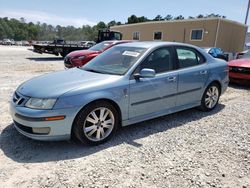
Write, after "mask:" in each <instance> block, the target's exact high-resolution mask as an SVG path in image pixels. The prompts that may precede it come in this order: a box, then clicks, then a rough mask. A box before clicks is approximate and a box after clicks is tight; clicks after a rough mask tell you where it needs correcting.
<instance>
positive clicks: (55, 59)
mask: <svg viewBox="0 0 250 188" xmlns="http://www.w3.org/2000/svg"><path fill="white" fill-rule="evenodd" d="M26 59H29V60H32V61H39V62H40V61H61V60H63V59H64V58H63V57H27V58H26Z"/></svg>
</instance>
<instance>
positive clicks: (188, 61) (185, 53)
mask: <svg viewBox="0 0 250 188" xmlns="http://www.w3.org/2000/svg"><path fill="white" fill-rule="evenodd" d="M176 52H177V57H178V61H179V68H186V67H191V66H195V65H199V64H202V63H204V62H205V59H204V57H203V56H202V55H201V54H199V53H198V52H197V51H196V50H194V49H191V48H176Z"/></svg>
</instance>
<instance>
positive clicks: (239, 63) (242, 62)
mask: <svg viewBox="0 0 250 188" xmlns="http://www.w3.org/2000/svg"><path fill="white" fill-rule="evenodd" d="M228 64H229V66H234V67H246V68H250V58H249V59H236V60H232V61H230V62H229V63H228Z"/></svg>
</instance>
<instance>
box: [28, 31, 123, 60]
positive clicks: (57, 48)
mask: <svg viewBox="0 0 250 188" xmlns="http://www.w3.org/2000/svg"><path fill="white" fill-rule="evenodd" d="M106 40H122V33H120V32H119V31H110V30H109V29H104V30H99V31H98V36H97V41H96V42H97V43H99V42H102V41H106ZM88 48H90V46H88V45H78V44H70V43H66V42H65V41H64V40H63V39H57V40H54V41H53V42H52V43H49V44H34V45H33V51H34V52H36V53H40V54H42V53H47V54H54V55H57V56H58V55H61V56H62V57H65V56H66V55H67V54H68V53H70V52H73V51H76V50H86V49H88Z"/></svg>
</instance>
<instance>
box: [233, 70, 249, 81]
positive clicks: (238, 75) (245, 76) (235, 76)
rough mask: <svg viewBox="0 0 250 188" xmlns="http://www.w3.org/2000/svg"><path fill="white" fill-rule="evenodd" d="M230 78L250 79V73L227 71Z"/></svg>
mask: <svg viewBox="0 0 250 188" xmlns="http://www.w3.org/2000/svg"><path fill="white" fill-rule="evenodd" d="M229 78H230V79H232V78H233V79H238V80H249V81H250V74H243V73H236V72H229Z"/></svg>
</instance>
